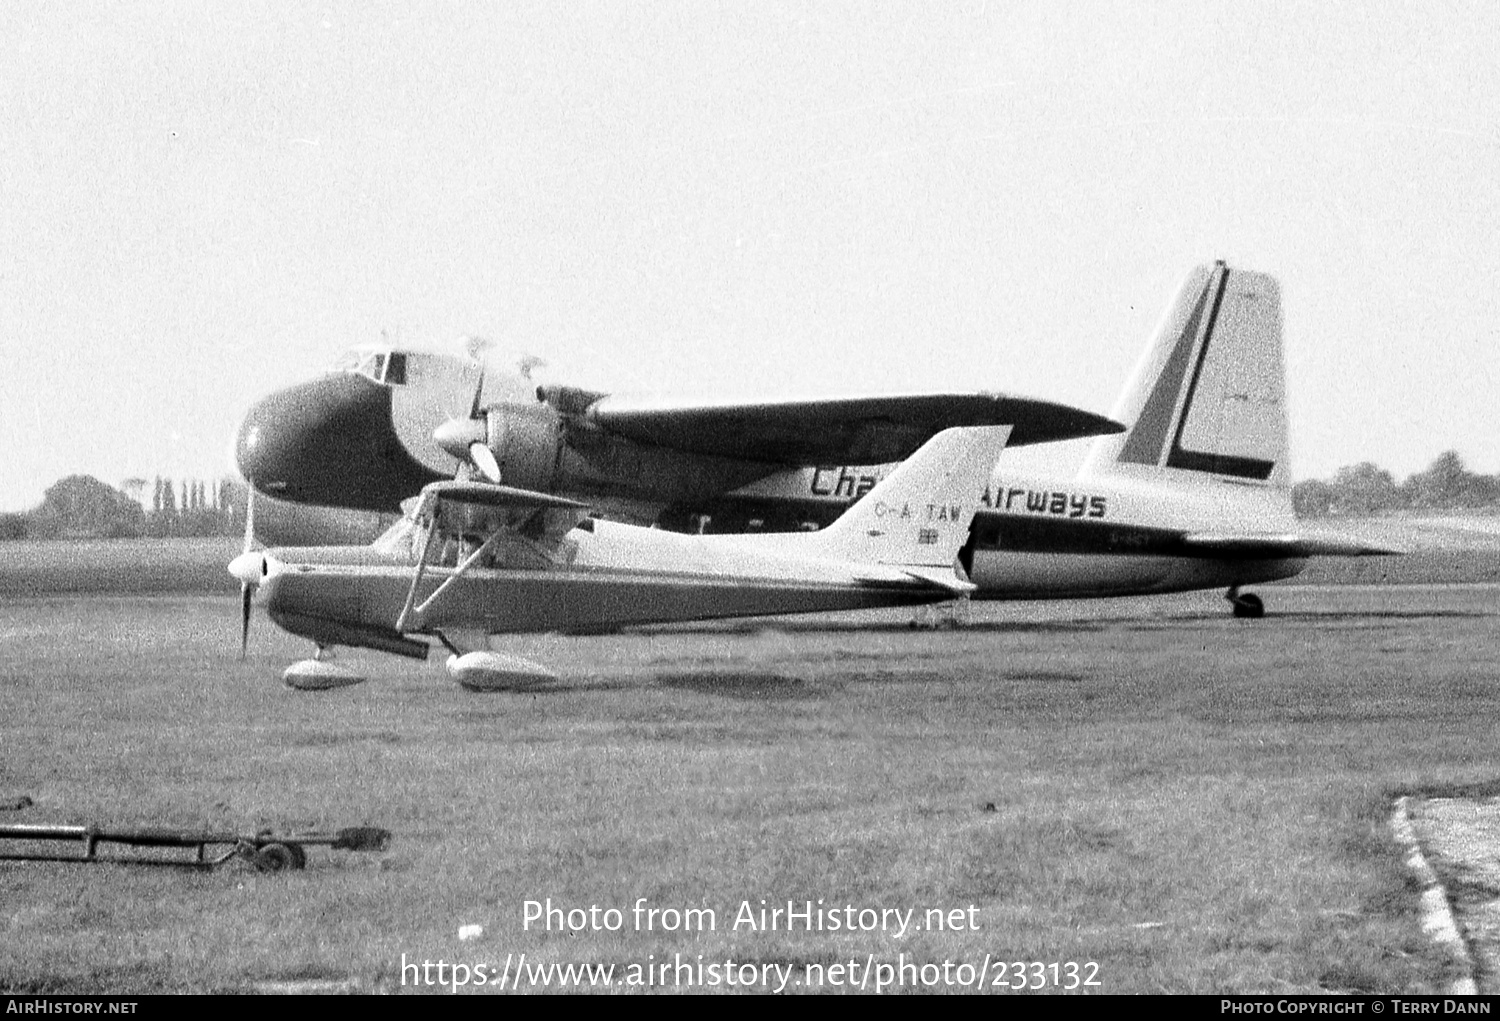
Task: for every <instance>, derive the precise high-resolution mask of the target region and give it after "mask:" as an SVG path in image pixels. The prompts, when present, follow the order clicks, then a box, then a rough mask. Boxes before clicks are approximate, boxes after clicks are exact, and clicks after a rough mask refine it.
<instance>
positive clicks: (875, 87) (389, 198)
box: [0, 0, 1500, 510]
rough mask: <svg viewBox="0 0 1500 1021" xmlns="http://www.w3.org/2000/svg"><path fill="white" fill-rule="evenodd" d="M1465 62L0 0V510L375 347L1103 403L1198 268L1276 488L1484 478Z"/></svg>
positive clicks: (175, 455) (468, 15)
mask: <svg viewBox="0 0 1500 1021" xmlns="http://www.w3.org/2000/svg"><path fill="white" fill-rule="evenodd" d="M1496 52H1500V5H1496V4H1494V3H1491V2H1487V0H1486V2H1472V3H1465V2H1461V0H1456V2H1450V3H1445V4H1438V5H1423V4H1415V3H1399V4H1396V3H1378V2H1377V3H1334V2H1329V3H1319V4H1308V3H1301V2H1293V3H1286V4H1277V3H1255V2H1246V0H1238V2H1234V3H1203V2H1191V3H1171V2H1162V3H1150V4H1134V3H1132V4H1069V5H1062V4H1053V3H1000V2H995V0H957V2H953V3H948V4H941V5H939V4H931V3H913V4H900V3H894V2H893V3H881V4H878V5H876V4H869V3H847V4H844V3H777V2H745V3H713V4H711V3H708V2H706V0H691V2H684V3H670V2H660V3H642V4H630V3H625V2H607V3H606V2H598V3H588V2H576V3H569V4H554V3H538V4H525V3H503V4H501V3H497V4H424V3H378V2H369V0H362V2H358V3H315V2H300V3H292V2H287V3H234V2H227V0H226V2H216V3H213V4H201V3H196V2H188V3H166V2H162V3H87V2H79V3H70V4H53V5H34V4H8V5H0V455H3V456H0V510H20V509H24V508H26V507H30V506H33V505H35V504H36V503H38V502H39V501H40V500H41V496H42V493H43V491H44V490H45V489H46V487H47V486H49V485H51V484H52V483H53V482H55V481H57V480H58V479H59V478H61V477H63V476H65V475H68V474H73V473H87V474H92V475H95V476H97V477H98V478H100V479H102V480H104V481H106V482H109V483H110V484H112V485H117V484H119V483H120V482H121V481H122V480H124V479H127V478H130V477H144V478H151V477H152V476H155V475H168V476H173V477H183V476H192V477H215V476H219V475H222V474H225V473H228V472H231V471H232V470H233V468H232V464H231V462H230V457H229V449H230V439H231V435H232V433H233V431H234V429H235V426H236V425H237V424H238V422H239V420H240V418H241V416H242V415H243V413H244V411H245V409H246V408H247V407H248V406H249V404H250V403H251V402H252V401H253V400H254V399H256V398H257V397H259V396H261V395H263V394H265V393H267V392H268V391H270V390H272V389H274V388H277V387H280V386H284V385H287V384H290V383H293V382H296V381H299V380H301V379H305V378H308V377H310V376H312V375H313V374H315V373H317V372H319V371H321V370H322V369H324V368H325V367H327V366H328V365H329V364H331V363H332V361H333V360H334V358H335V356H336V355H337V354H338V353H339V352H340V351H342V350H344V349H345V348H347V347H350V346H352V345H354V344H361V343H375V342H379V340H380V338H381V336H382V334H383V333H384V335H385V336H387V337H393V338H399V339H401V340H402V341H403V342H408V343H426V344H429V345H437V346H439V347H446V348H447V349H451V350H455V351H457V350H461V349H462V348H461V344H460V342H459V341H458V340H457V338H460V337H463V336H483V337H486V338H490V339H491V340H492V341H494V342H495V343H496V344H497V345H500V346H502V347H504V348H506V349H509V350H515V351H525V352H531V353H536V354H539V355H542V356H543V357H546V358H548V359H549V361H550V362H551V364H550V366H549V369H548V371H549V373H551V374H552V375H553V377H554V378H556V379H557V380H558V381H562V382H567V381H574V382H578V383H580V384H582V385H588V386H592V387H596V388H601V389H607V390H612V391H617V392H632V393H635V392H642V391H649V392H653V393H656V392H666V393H672V394H682V395H689V396H699V397H701V396H712V395H725V396H748V397H753V396H767V397H774V396H784V395H788V394H798V395H817V394H853V393H864V392H872V393H890V392H913V391H925V390H963V391H972V390H991V391H1004V392H1010V393H1019V394H1027V395H1032V396H1038V397H1045V398H1050V399H1053V400H1059V401H1063V402H1067V403H1070V404H1075V405H1078V406H1080V407H1084V408H1087V409H1089V410H1093V411H1098V412H1102V413H1108V412H1109V411H1110V409H1111V407H1112V406H1113V404H1114V401H1115V397H1116V394H1117V392H1118V390H1119V389H1120V388H1121V386H1122V385H1123V383H1124V381H1125V378H1126V376H1127V375H1128V373H1129V371H1130V369H1131V367H1132V366H1133V365H1134V363H1135V361H1136V359H1137V357H1138V356H1139V353H1140V350H1141V348H1142V347H1143V345H1144V344H1145V342H1146V339H1147V337H1148V336H1149V334H1150V332H1151V330H1152V328H1153V327H1154V326H1155V324H1156V322H1157V320H1158V319H1159V318H1160V316H1161V313H1162V311H1163V309H1164V307H1165V304H1166V302H1167V300H1168V299H1169V297H1170V296H1171V294H1172V293H1173V291H1174V290H1175V288H1176V285H1177V283H1178V282H1179V281H1180V280H1181V279H1182V277H1183V276H1184V275H1185V274H1186V273H1187V271H1188V270H1189V269H1190V268H1191V267H1192V266H1194V265H1196V264H1200V263H1204V262H1210V261H1212V260H1214V259H1225V260H1226V261H1228V263H1229V264H1230V266H1231V267H1236V266H1237V267H1240V268H1244V269H1253V270H1259V271H1263V272H1267V273H1272V274H1274V275H1276V276H1277V277H1279V278H1280V280H1281V283H1282V291H1283V300H1284V314H1285V320H1286V357H1287V368H1288V377H1289V381H1288V401H1289V405H1290V417H1291V443H1292V456H1293V473H1294V476H1295V477H1297V478H1314V477H1320V478H1321V477H1328V476H1330V475H1332V474H1333V472H1334V471H1335V470H1337V469H1338V468H1339V467H1340V466H1343V465H1347V464H1353V463H1356V462H1359V461H1365V460H1370V461H1375V462H1376V463H1378V464H1380V465H1382V466H1384V467H1386V468H1388V469H1390V470H1391V471H1393V472H1394V473H1395V474H1396V476H1397V478H1398V479H1399V478H1403V477H1404V476H1406V475H1408V474H1410V473H1412V472H1414V471H1418V470H1421V469H1422V468H1425V467H1426V466H1427V465H1428V464H1429V463H1430V462H1431V461H1432V460H1433V459H1434V458H1435V457H1436V456H1437V455H1438V454H1439V453H1440V452H1442V451H1445V450H1449V449H1452V450H1457V451H1458V452H1459V453H1460V455H1461V456H1462V457H1463V459H1464V461H1465V463H1466V464H1467V465H1468V467H1469V468H1470V470H1473V471H1481V472H1485V473H1494V472H1497V471H1500V429H1497V424H1500V410H1497V409H1500V401H1497V399H1496V398H1497V396H1500V390H1497V383H1500V297H1497V291H1500V60H1496V59H1495V53H1496ZM1079 447H1080V445H1079V444H1077V443H1074V444H1062V445H1058V446H1056V447H1054V448H1052V449H1050V450H1048V449H1045V448H1032V449H1029V450H1024V451H1013V452H1008V453H1007V455H1006V457H1007V458H1013V457H1014V458H1016V459H1017V461H1016V462H1015V463H1016V464H1017V465H1022V466H1026V467H1030V468H1035V467H1039V466H1044V465H1056V466H1059V467H1068V468H1071V467H1073V466H1076V464H1077V461H1078V459H1079V457H1080V453H1081V452H1080V450H1079Z"/></svg>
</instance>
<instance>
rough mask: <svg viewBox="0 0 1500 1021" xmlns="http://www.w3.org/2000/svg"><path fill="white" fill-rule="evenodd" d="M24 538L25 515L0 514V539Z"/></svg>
mask: <svg viewBox="0 0 1500 1021" xmlns="http://www.w3.org/2000/svg"><path fill="white" fill-rule="evenodd" d="M24 538H26V515H24V514H0V541H4V540H6V539H24Z"/></svg>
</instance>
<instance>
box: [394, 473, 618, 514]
mask: <svg viewBox="0 0 1500 1021" xmlns="http://www.w3.org/2000/svg"><path fill="white" fill-rule="evenodd" d="M429 494H430V498H431V499H432V500H442V501H448V502H451V503H477V504H482V505H484V506H486V507H516V508H523V507H525V508H538V507H547V508H567V509H571V510H588V509H589V505H588V504H586V503H579V502H578V501H577V500H569V499H566V498H565V497H561V496H553V495H552V494H551V493H538V492H536V491H535V490H531V489H517V488H515V487H514V486H502V485H498V484H496V483H493V482H473V481H464V480H462V479H455V480H453V481H444V482H431V483H428V484H427V485H426V486H423V487H422V496H423V498H424V499H427V498H428V497H429Z"/></svg>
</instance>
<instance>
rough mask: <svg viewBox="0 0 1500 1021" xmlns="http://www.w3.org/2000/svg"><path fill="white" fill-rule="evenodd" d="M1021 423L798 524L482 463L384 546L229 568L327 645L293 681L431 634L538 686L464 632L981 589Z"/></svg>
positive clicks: (278, 613)
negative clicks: (991, 493)
mask: <svg viewBox="0 0 1500 1021" xmlns="http://www.w3.org/2000/svg"><path fill="white" fill-rule="evenodd" d="M1010 432H1011V429H1010V427H1009V426H999V427H995V426H991V427H980V428H967V429H949V430H945V431H943V432H940V433H938V434H937V435H936V436H935V437H933V438H932V439H931V440H929V441H927V442H926V443H925V444H924V445H923V446H922V447H921V449H919V450H918V451H917V452H916V453H915V454H913V455H912V456H911V457H910V458H908V459H907V460H906V461H904V462H903V463H902V464H901V465H899V466H898V467H897V468H895V469H894V470H893V471H892V472H891V473H890V474H889V475H887V476H886V477H885V478H884V479H883V480H882V481H881V482H880V483H879V484H878V485H876V486H875V487H874V488H873V489H872V490H871V491H870V492H869V493H868V494H867V495H866V496H865V498H864V499H863V500H861V501H859V502H858V503H857V504H855V505H854V506H853V507H852V508H850V509H849V510H848V511H847V512H845V513H844V514H843V515H842V516H841V517H839V519H838V520H837V521H835V522H834V523H833V524H831V525H830V526H829V527H827V528H824V529H821V530H819V531H816V532H803V533H792V534H771V535H683V534H681V533H676V532H669V531H664V530H661V529H654V528H642V527H639V526H635V525H628V524H620V523H616V522H612V521H606V520H599V519H595V518H593V517H591V516H590V514H589V508H588V507H587V506H586V505H584V504H581V503H579V502H577V501H573V500H569V499H566V498H564V497H559V496H554V495H551V494H547V493H539V492H535V491H531V490H524V489H517V488H515V487H512V486H507V485H501V484H500V483H498V482H494V481H490V480H489V479H488V478H481V477H478V476H480V475H484V474H487V468H488V466H487V465H485V464H483V463H478V464H475V465H473V466H472V468H471V469H470V470H467V471H465V472H463V473H462V475H465V476H468V477H466V478H464V477H461V478H460V479H458V480H455V481H447V482H433V483H429V484H428V485H427V486H425V487H424V488H423V490H422V494H421V498H420V499H419V500H418V501H416V502H415V505H414V506H413V508H412V510H411V512H410V514H409V515H408V516H407V517H405V518H404V519H403V520H402V521H400V522H398V523H397V524H396V525H395V526H394V527H393V528H392V529H391V530H390V531H389V532H387V533H386V535H384V536H383V537H381V539H379V540H378V541H376V542H375V543H374V544H373V545H371V546H363V547H361V546H354V547H348V546H343V547H339V546H335V547H313V548H303V549H296V548H292V549H273V550H270V551H266V552H255V551H251V550H248V549H247V550H246V552H245V553H243V554H241V555H240V556H239V557H237V558H235V560H234V561H233V562H232V563H231V564H230V573H231V574H233V575H234V576H235V577H237V578H239V579H240V581H241V582H242V583H243V584H244V586H245V592H246V594H247V598H246V601H245V613H246V618H245V623H246V628H247V633H248V623H249V617H248V614H249V608H250V603H249V598H248V596H249V593H250V592H251V590H252V589H254V588H257V587H258V588H259V589H260V590H261V596H262V599H263V601H264V603H265V606H266V610H267V612H268V614H269V616H270V617H271V619H272V620H274V621H275V622H276V623H277V624H279V625H281V626H282V627H283V628H285V629H286V630H288V631H290V632H292V633H293V634H296V635H300V636H303V637H305V638H309V639H311V640H312V641H313V642H314V643H315V644H316V645H317V647H318V656H317V658H315V659H312V660H307V661H304V662H302V663H298V664H294V665H293V666H292V667H290V668H289V669H288V670H287V672H286V674H285V675H284V677H285V679H286V681H287V683H288V684H290V685H292V686H293V687H300V688H329V687H341V686H344V685H347V684H352V683H357V682H359V681H361V680H363V677H361V676H360V675H359V674H357V673H355V672H354V671H352V670H350V669H348V668H346V667H343V666H342V665H340V664H338V663H336V662H331V661H329V660H327V659H324V658H323V653H324V651H325V650H327V649H328V648H330V647H332V646H336V645H344V646H355V647H364V648H371V649H378V650H380V651H383V652H390V653H395V654H397V655H404V656H412V657H415V658H419V659H425V658H426V656H427V654H428V652H429V648H430V647H429V644H428V642H427V641H426V640H425V639H426V636H433V637H436V638H437V639H438V640H439V641H441V642H442V643H443V644H444V645H445V646H447V647H448V649H449V651H450V652H451V653H452V655H450V657H449V659H448V664H447V666H448V672H449V674H450V675H451V676H452V677H453V679H454V680H456V681H457V682H458V683H459V684H461V685H463V686H464V687H467V688H471V689H475V690H493V689H500V688H516V687H526V686H528V685H532V684H536V683H538V682H542V681H546V680H549V679H552V678H553V676H554V675H553V674H552V673H551V672H550V671H549V670H547V669H546V668H544V667H542V666H539V665H537V664H534V663H530V662H528V661H525V660H521V659H518V658H516V657H513V656H507V655H502V654H500V653H496V652H491V651H488V650H487V649H485V648H478V647H473V648H470V649H467V650H466V649H465V648H462V647H461V646H460V644H459V643H460V642H463V643H466V644H470V645H471V646H473V645H478V644H482V643H483V641H484V639H485V638H486V637H487V636H488V635H491V634H502V633H518V632H528V631H561V632H565V633H566V632H597V631H608V630H613V629H615V628H618V627H622V626H626V625H635V624H653V623H663V622H670V621H690V620H705V619H712V618H723V617H741V616H760V615H765V614H788V613H810V612H819V611H828V610H855V609H868V608H872V607H884V606H904V605H921V604H928V603H935V602H943V601H948V600H954V599H958V598H961V597H964V596H967V595H969V594H970V593H972V592H973V590H974V586H973V584H972V583H970V582H969V581H968V580H967V578H965V577H964V576H963V574H962V572H961V570H960V569H958V568H957V567H956V562H957V559H958V553H959V550H960V549H961V548H962V547H963V545H964V543H965V542H967V541H968V538H969V533H970V526H971V525H972V523H973V520H974V514H975V511H976V509H977V508H978V506H979V501H978V494H979V493H980V492H982V491H983V489H984V487H985V485H986V483H988V481H989V478H990V475H991V474H992V472H993V471H994V467H995V463H996V461H997V460H998V458H999V457H1000V453H1001V451H1002V450H1004V448H1005V442H1006V437H1007V436H1008V434H1009V433H1010ZM476 460H477V461H479V462H483V460H484V458H483V455H480V456H479V457H478V458H477V459H476ZM247 539H248V536H247ZM473 636H478V641H477V642H476V641H475V640H474V638H473Z"/></svg>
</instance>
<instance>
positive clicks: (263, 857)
mask: <svg viewBox="0 0 1500 1021" xmlns="http://www.w3.org/2000/svg"><path fill="white" fill-rule="evenodd" d="M306 866H307V855H306V854H305V853H304V852H303V850H302V848H301V847H300V846H299V845H297V844H266V845H265V846H264V847H261V848H260V849H258V850H257V851H256V852H255V867H256V868H258V869H260V870H261V871H262V872H285V871H287V870H288V869H300V868H306Z"/></svg>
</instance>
